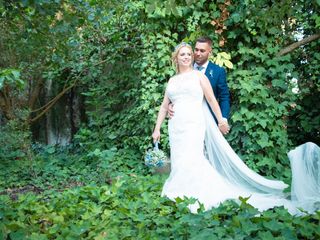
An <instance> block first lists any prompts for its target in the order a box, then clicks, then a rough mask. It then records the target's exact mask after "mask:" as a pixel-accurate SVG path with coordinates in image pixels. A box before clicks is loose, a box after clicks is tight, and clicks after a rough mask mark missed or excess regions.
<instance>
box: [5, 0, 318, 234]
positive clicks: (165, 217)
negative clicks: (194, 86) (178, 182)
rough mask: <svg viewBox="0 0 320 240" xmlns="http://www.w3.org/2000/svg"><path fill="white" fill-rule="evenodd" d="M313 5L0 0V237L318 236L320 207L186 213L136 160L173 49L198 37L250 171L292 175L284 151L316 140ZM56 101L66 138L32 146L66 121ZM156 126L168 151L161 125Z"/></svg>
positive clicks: (233, 139) (227, 207) (302, 0)
mask: <svg viewBox="0 0 320 240" xmlns="http://www.w3.org/2000/svg"><path fill="white" fill-rule="evenodd" d="M319 9H320V3H319V1H307V0H294V1H293V0H284V1H280V2H279V3H278V2H275V1H267V0H259V1H257V0H244V1H230V0H217V1H208V0H164V1H153V0H117V1H114V0H110V1H103V0H90V1H89V0H81V1H78V0H38V1H33V0H23V1H11V0H7V1H0V52H1V54H0V132H1V134H0V145H1V148H0V164H1V168H0V194H1V196H0V203H1V204H0V220H1V221H0V238H1V237H2V238H4V239H21V238H25V237H28V238H30V239H57V238H58V239H59V238H60V239H68V238H69V239H79V238H87V239H104V238H108V239H109V238H111V239H113V238H115V239H130V238H132V237H135V238H146V239H157V238H158V239H162V238H164V239H168V238H172V239H189V238H190V239H193V238H194V239H208V236H214V237H215V238H217V239H234V238H236V237H237V238H239V239H249V238H253V239H271V238H276V239H317V238H318V237H319V235H320V233H319V229H318V228H317V226H318V225H319V214H318V215H317V214H316V215H313V216H305V217H292V216H290V215H288V213H287V212H286V211H285V210H284V209H281V208H277V209H275V210H270V211H267V212H264V213H261V214H260V215H258V213H257V211H256V210H255V209H253V208H252V207H250V206H248V205H247V204H246V203H245V200H243V201H242V203H241V206H240V207H239V206H237V204H235V203H233V202H226V203H225V204H223V205H222V206H221V207H219V208H217V209H213V210H212V211H209V212H202V211H200V213H199V214H198V215H193V214H190V213H189V212H188V211H187V208H186V206H187V203H188V201H192V200H187V201H181V203H178V204H174V203H172V202H170V201H168V200H167V199H165V198H160V197H159V195H160V189H161V186H162V183H163V181H164V178H165V176H151V175H150V171H149V170H148V169H146V168H145V167H144V166H143V160H142V155H143V153H144V152H145V150H146V149H147V148H149V147H150V146H151V137H150V135H151V132H152V128H153V124H154V122H155V118H156V114H157V110H158V106H159V105H160V103H161V101H162V95H163V92H164V90H165V86H166V83H167V81H168V79H169V78H170V76H172V75H173V74H174V69H173V68H172V66H171V61H170V55H171V52H172V50H173V49H174V47H175V46H176V45H177V44H178V43H179V42H181V41H185V42H190V43H194V41H195V39H196V38H197V37H198V36H200V35H208V36H210V37H211V38H212V39H213V41H214V46H213V56H212V59H213V60H214V61H216V62H217V63H219V64H221V65H223V66H224V67H225V68H226V70H227V75H228V77H227V80H228V84H229V87H230V91H231V102H232V109H231V110H232V112H231V119H230V120H229V121H230V124H231V127H232V128H231V132H230V134H229V135H228V136H227V140H228V141H229V143H230V144H231V145H232V147H233V148H234V149H235V150H236V152H237V153H238V154H239V155H240V156H241V157H242V159H243V160H244V161H245V162H246V164H247V165H249V166H250V167H251V168H252V169H254V170H255V171H257V172H259V173H260V174H263V175H267V176H270V177H276V178H282V179H284V180H285V181H286V182H290V177H291V176H290V167H289V160H288V158H287V156H286V154H287V152H288V151H289V150H290V149H292V148H293V147H294V146H297V145H298V144H301V143H304V142H307V141H313V142H315V143H317V144H320V131H319V129H320V108H319V107H317V102H318V98H319V91H320V82H319V71H320V70H319V66H320V64H319V61H320V51H319V50H320V49H319V38H320V35H319V34H320V33H319V27H320V17H319V14H318V13H319ZM70 99H71V100H70ZM74 99H77V101H74ZM66 106H68V109H69V110H68V111H69V115H70V119H71V122H72V124H71V125H70V126H71V127H70V129H68V131H70V133H69V134H70V138H71V143H70V144H69V145H67V146H66V147H56V146H50V145H48V146H45V145H43V144H38V143H36V142H37V141H43V139H45V138H46V137H47V135H48V129H47V128H48V126H49V122H50V118H51V117H52V115H55V118H56V123H55V126H62V125H66V126H69V125H68V124H67V123H66V122H67V121H66V119H65V116H64V115H63V114H61V115H60V114H59V111H58V109H59V108H65V107H66ZM79 106H80V107H79ZM79 108H81V110H79V111H80V113H77V114H75V113H74V112H75V109H79ZM74 115H79V116H76V117H75V116H74ZM41 131H42V132H41ZM162 134H163V137H162V142H161V147H162V148H163V149H165V150H166V151H168V150H169V148H168V138H167V130H166V126H165V125H164V126H163V128H162ZM43 136H46V137H43ZM10 197H11V198H10ZM273 218H275V219H277V220H272V219H273ZM120 223H121V224H120ZM148 229H149V230H148ZM117 231H119V232H117Z"/></svg>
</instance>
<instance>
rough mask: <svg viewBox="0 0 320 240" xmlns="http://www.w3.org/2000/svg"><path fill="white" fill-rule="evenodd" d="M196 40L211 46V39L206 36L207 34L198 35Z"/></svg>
mask: <svg viewBox="0 0 320 240" xmlns="http://www.w3.org/2000/svg"><path fill="white" fill-rule="evenodd" d="M196 42H199V43H208V44H209V46H210V47H212V40H211V38H209V37H207V36H201V37H199V38H198V39H197V40H196Z"/></svg>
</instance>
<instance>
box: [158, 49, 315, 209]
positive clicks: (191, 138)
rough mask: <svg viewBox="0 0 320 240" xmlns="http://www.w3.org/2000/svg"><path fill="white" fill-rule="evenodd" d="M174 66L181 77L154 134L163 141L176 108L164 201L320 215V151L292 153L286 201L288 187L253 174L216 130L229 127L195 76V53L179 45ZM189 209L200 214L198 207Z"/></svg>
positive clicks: (307, 148) (202, 79) (172, 83)
mask: <svg viewBox="0 0 320 240" xmlns="http://www.w3.org/2000/svg"><path fill="white" fill-rule="evenodd" d="M172 61H173V63H174V64H175V66H176V72H177V74H176V75H175V76H173V77H171V78H170V80H169V82H168V85H167V88H166V91H165V95H164V99H163V102H162V104H161V107H160V110H159V113H158V117H157V121H156V125H155V128H154V131H153V134H152V137H153V141H154V142H155V141H159V140H160V127H161V124H162V122H163V121H164V119H165V117H166V115H167V109H168V105H169V104H170V103H173V106H174V112H175V114H174V116H173V117H172V118H171V119H170V120H169V124H168V128H169V129H168V130H169V142H170V157H171V172H170V176H169V178H168V179H167V180H166V182H165V184H164V187H163V190H162V196H167V197H169V198H170V199H172V200H174V199H175V198H177V197H181V198H183V197H184V196H186V197H194V198H196V199H198V201H199V202H201V203H202V204H203V205H204V207H205V208H206V209H210V208H212V207H215V206H218V205H219V204H220V203H221V202H223V201H225V200H227V199H235V200H236V199H238V198H239V196H242V197H249V200H248V203H249V204H251V205H253V206H254V207H256V208H258V209H259V210H260V211H263V210H266V209H269V208H272V207H275V206H284V207H285V208H287V209H288V211H289V212H290V213H291V214H299V213H300V212H299V210H298V208H303V209H304V210H306V211H308V212H310V213H312V212H314V211H316V210H319V203H320V171H319V170H320V149H319V147H318V146H317V145H315V144H313V143H307V144H304V145H302V146H300V147H298V148H296V149H295V150H293V151H291V152H290V153H289V157H290V160H291V167H292V179H293V180H292V186H291V188H292V189H291V190H292V192H291V200H288V199H286V198H285V196H284V194H283V190H284V189H285V188H286V187H287V185H286V184H285V183H284V182H282V181H276V180H269V179H266V178H264V177H262V176H260V175H259V174H257V173H255V172H254V171H252V170H251V169H249V168H248V167H247V166H246V165H245V164H244V163H243V162H242V160H241V159H240V158H239V157H238V156H237V154H236V153H235V152H234V151H233V149H232V148H231V147H230V145H229V144H228V142H227V141H226V140H225V138H224V137H223V135H222V134H221V132H220V131H219V128H218V126H219V127H220V129H221V128H224V127H228V126H224V124H223V123H224V121H223V119H222V115H221V110H220V107H219V104H218V102H217V100H216V98H215V96H214V93H213V91H212V88H211V85H210V82H209V80H208V79H207V77H206V76H205V75H204V74H203V73H201V72H199V71H196V70H193V67H192V64H193V51H192V47H191V46H190V45H188V44H185V43H182V44H179V45H178V46H177V47H176V49H175V51H174V52H173V54H172ZM205 100H206V101H205ZM206 102H207V103H208V104H207V103H206ZM208 105H209V106H210V108H211V109H212V111H213V112H214V114H215V116H216V118H217V120H218V126H217V124H216V122H215V120H214V119H213V117H212V115H211V113H210V110H209V108H208ZM220 123H221V124H220ZM317 204H318V206H317ZM189 208H190V210H191V211H192V212H196V211H197V208H198V204H193V205H191V206H189Z"/></svg>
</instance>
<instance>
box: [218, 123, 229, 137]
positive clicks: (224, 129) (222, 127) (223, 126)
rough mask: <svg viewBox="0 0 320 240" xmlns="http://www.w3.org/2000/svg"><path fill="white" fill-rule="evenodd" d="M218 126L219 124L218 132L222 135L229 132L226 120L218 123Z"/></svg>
mask: <svg viewBox="0 0 320 240" xmlns="http://www.w3.org/2000/svg"><path fill="white" fill-rule="evenodd" d="M218 126H219V130H220V132H221V133H222V134H223V135H226V134H228V133H229V131H230V126H229V124H228V122H227V121H223V122H222V123H219V124H218Z"/></svg>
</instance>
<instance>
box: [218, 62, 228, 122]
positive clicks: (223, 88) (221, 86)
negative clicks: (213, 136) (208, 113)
mask: <svg viewBox="0 0 320 240" xmlns="http://www.w3.org/2000/svg"><path fill="white" fill-rule="evenodd" d="M217 87H218V93H219V96H218V98H219V105H220V108H221V112H222V116H223V117H224V118H226V119H228V118H229V114H230V93H229V88H228V84H227V74H226V71H225V69H224V68H220V71H219V76H218V81H217Z"/></svg>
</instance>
